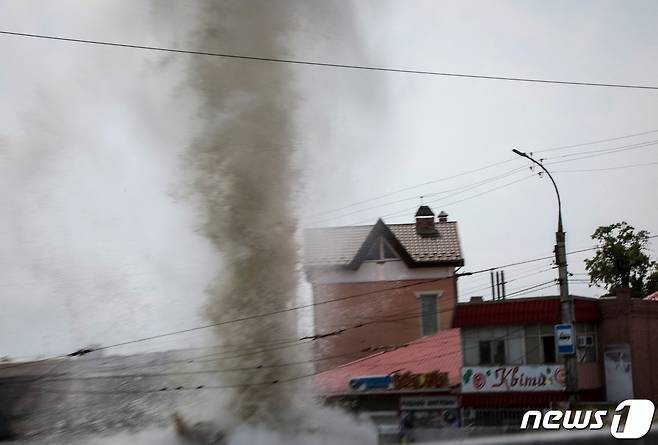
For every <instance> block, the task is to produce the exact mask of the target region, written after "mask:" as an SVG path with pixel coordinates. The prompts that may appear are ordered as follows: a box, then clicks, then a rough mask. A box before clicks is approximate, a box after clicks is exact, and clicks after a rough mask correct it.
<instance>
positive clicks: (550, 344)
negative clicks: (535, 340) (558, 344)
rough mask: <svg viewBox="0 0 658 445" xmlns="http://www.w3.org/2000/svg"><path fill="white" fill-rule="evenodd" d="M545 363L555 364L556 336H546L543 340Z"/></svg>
mask: <svg viewBox="0 0 658 445" xmlns="http://www.w3.org/2000/svg"><path fill="white" fill-rule="evenodd" d="M541 344H542V352H543V354H544V363H555V336H553V335H544V336H543V337H542V338H541Z"/></svg>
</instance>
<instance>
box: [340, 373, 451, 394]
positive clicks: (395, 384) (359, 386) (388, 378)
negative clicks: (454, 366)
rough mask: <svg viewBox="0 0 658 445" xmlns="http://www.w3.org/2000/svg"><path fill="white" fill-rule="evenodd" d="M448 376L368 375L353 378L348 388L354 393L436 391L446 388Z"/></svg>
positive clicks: (424, 374) (423, 374) (433, 374)
mask: <svg viewBox="0 0 658 445" xmlns="http://www.w3.org/2000/svg"><path fill="white" fill-rule="evenodd" d="M447 387H449V383H448V374H447V373H445V372H440V371H431V372H425V373H421V374H413V373H411V372H396V373H394V374H390V375H369V376H360V377H354V378H353V379H351V380H350V382H349V388H350V389H352V390H354V391H372V390H389V389H393V390H398V391H401V390H405V389H438V388H447Z"/></svg>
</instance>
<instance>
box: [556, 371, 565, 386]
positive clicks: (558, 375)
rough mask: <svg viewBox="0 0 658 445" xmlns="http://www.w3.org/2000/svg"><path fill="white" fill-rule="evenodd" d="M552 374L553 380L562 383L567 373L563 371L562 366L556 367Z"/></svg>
mask: <svg viewBox="0 0 658 445" xmlns="http://www.w3.org/2000/svg"><path fill="white" fill-rule="evenodd" d="M554 375H555V380H557V382H558V383H559V384H560V385H564V384H565V383H566V380H567V373H566V372H565V371H564V368H556V369H555V374H554Z"/></svg>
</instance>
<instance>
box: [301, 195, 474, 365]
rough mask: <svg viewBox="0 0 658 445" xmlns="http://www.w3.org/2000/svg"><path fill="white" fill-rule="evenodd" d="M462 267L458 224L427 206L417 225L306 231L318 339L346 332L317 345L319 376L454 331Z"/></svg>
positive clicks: (421, 210) (306, 258)
mask: <svg viewBox="0 0 658 445" xmlns="http://www.w3.org/2000/svg"><path fill="white" fill-rule="evenodd" d="M463 265H464V258H463V255H462V251H461V246H460V242H459V236H458V233H457V223H456V222H454V221H449V220H448V215H447V214H446V213H444V212H441V213H440V214H439V215H438V218H437V217H436V216H435V214H434V212H433V211H432V210H431V209H430V208H429V207H428V206H425V205H423V206H420V208H419V209H418V211H417V212H416V215H415V222H413V223H407V224H387V223H385V222H384V221H383V220H382V219H379V220H378V221H377V222H376V223H375V224H374V225H368V226H345V227H323V228H313V229H307V230H305V232H304V270H305V273H306V277H307V279H308V281H309V283H310V284H311V287H312V290H313V302H314V306H313V308H314V313H313V321H314V328H315V332H316V333H318V334H325V333H332V332H338V331H341V332H340V334H339V335H329V336H326V337H324V338H321V339H319V340H318V341H317V342H316V345H317V347H316V359H318V361H317V363H318V368H319V369H320V370H324V369H330V368H333V367H335V366H337V365H340V364H343V363H347V362H350V361H353V360H355V359H358V358H360V357H364V356H366V355H368V354H370V353H372V351H373V350H378V349H381V348H385V347H389V346H391V345H398V344H404V343H407V342H409V341H413V340H416V339H419V338H421V337H424V336H429V335H433V334H435V333H436V332H438V331H440V330H443V329H449V328H451V326H452V316H453V310H454V307H455V304H456V302H457V283H456V277H455V271H456V269H458V268H460V267H462V266H463ZM359 325H360V327H358V328H357V327H355V326H359ZM345 328H349V329H346V330H344V331H342V330H343V329H345Z"/></svg>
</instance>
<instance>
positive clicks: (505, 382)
mask: <svg viewBox="0 0 658 445" xmlns="http://www.w3.org/2000/svg"><path fill="white" fill-rule="evenodd" d="M574 309H575V310H574V311H575V333H574V337H575V339H576V355H577V358H578V364H577V369H578V397H579V400H582V401H599V400H604V395H603V394H604V388H603V387H604V377H603V369H602V365H601V363H602V361H601V356H600V351H599V339H598V324H599V322H600V321H601V312H600V310H599V304H598V300H596V299H592V298H583V297H575V298H574ZM559 323H560V301H559V297H535V298H523V299H521V298H519V299H513V300H503V301H487V302H483V301H482V299H478V298H476V299H473V300H472V301H471V302H469V303H460V304H458V305H457V307H456V309H455V318H454V326H455V327H458V328H460V330H461V336H462V341H461V345H462V357H463V366H462V368H461V381H460V383H461V406H462V410H463V411H462V413H463V422H464V424H472V425H477V426H489V425H491V426H494V425H504V424H508V425H515V424H518V423H519V422H520V420H521V418H522V416H523V413H524V412H525V411H526V410H528V409H543V408H548V407H550V406H551V405H553V404H555V403H557V402H563V401H566V400H567V399H568V395H567V393H566V385H565V381H566V371H565V367H564V358H563V357H562V356H561V355H560V354H558V352H557V347H556V343H555V325H556V324H559Z"/></svg>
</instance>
